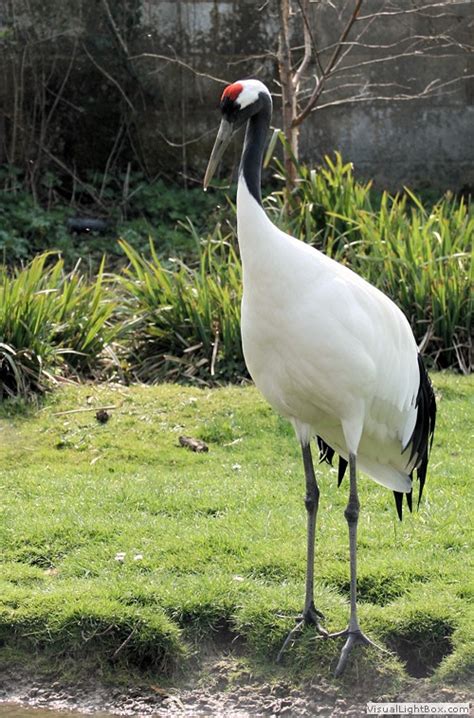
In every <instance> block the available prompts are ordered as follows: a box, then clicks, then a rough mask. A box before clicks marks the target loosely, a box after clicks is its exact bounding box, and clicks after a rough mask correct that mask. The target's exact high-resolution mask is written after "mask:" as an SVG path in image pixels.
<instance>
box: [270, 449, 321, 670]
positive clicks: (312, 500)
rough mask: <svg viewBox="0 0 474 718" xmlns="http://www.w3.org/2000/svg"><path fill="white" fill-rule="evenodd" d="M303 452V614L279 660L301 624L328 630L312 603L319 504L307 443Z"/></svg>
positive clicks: (287, 638)
mask: <svg viewBox="0 0 474 718" xmlns="http://www.w3.org/2000/svg"><path fill="white" fill-rule="evenodd" d="M301 450H302V452H303V464H304V473H305V479H306V497H305V506H306V512H307V517H308V530H307V531H308V532H307V549H306V597H305V603H304V608H303V615H302V617H301V619H300V620H299V621H298V623H297V624H296V626H295V627H294V628H293V629H292V630H291V631H290V633H289V634H288V636H287V637H286V639H285V642H284V643H283V646H282V647H281V649H280V652H279V654H278V657H277V661H279V660H280V659H281V657H282V655H283V653H284V651H285V649H286V647H287V646H288V644H289V643H290V642H291V641H292V640H293V638H294V636H295V634H296V633H298V632H299V631H300V630H301V629H302V628H303V626H308V625H311V626H316V629H317V631H318V633H320V634H321V635H322V636H327V635H328V632H327V631H326V630H325V629H324V628H322V627H321V625H320V623H319V622H320V620H321V619H323V618H324V616H323V614H322V613H321V611H318V609H317V608H316V606H315V605H314V544H315V538H316V517H317V515H318V506H319V487H318V483H317V481H316V476H315V473H314V466H313V458H312V456H311V447H310V445H309V444H306V445H305V444H301Z"/></svg>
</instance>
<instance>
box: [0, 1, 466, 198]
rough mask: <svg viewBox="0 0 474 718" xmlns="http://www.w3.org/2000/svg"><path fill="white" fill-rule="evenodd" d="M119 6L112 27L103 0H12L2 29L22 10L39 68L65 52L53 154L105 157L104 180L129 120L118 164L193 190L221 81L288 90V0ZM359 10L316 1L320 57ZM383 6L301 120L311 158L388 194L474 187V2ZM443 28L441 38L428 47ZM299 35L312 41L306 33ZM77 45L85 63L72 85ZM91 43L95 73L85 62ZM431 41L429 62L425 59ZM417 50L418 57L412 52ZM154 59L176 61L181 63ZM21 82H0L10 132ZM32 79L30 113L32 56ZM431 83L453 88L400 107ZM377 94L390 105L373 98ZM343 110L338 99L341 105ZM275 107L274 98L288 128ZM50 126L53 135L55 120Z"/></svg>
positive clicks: (83, 160) (80, 160)
mask: <svg viewBox="0 0 474 718" xmlns="http://www.w3.org/2000/svg"><path fill="white" fill-rule="evenodd" d="M108 3H109V7H110V8H111V9H112V14H113V18H114V23H115V29H114V25H113V24H111V23H110V21H109V20H110V18H108V16H107V13H106V12H105V10H104V8H105V7H106V4H105V3H104V2H102V3H98V2H94V1H93V0H29V2H28V3H26V0H9V3H8V5H7V6H6V10H5V7H4V9H3V10H2V15H1V17H0V21H1V20H3V23H4V27H5V28H10V27H12V23H13V20H12V18H13V15H14V22H15V23H16V26H17V27H18V26H20V27H21V30H22V33H23V34H24V35H25V36H27V35H28V32H32V33H33V31H34V37H33V40H34V42H32V43H31V44H30V50H29V53H30V54H29V55H27V57H30V55H31V53H32V52H33V50H31V48H40V47H41V48H43V50H42V55H41V57H42V60H41V61H44V57H45V55H46V54H47V52H46V50H45V49H44V48H46V49H48V48H49V50H48V51H49V53H50V54H51V56H53V55H54V63H55V70H54V72H52V73H51V75H48V74H47V73H46V76H47V77H48V78H53V80H54V78H55V83H56V84H55V85H54V86H53V88H52V89H53V92H58V91H59V90H58V88H60V89H61V92H62V101H61V102H60V103H58V104H57V107H56V108H55V110H54V112H55V122H54V128H55V132H56V134H57V139H55V138H53V136H52V134H50V135H48V136H49V137H50V138H51V143H52V145H54V147H53V149H54V152H55V153H59V154H60V155H61V153H63V154H64V156H65V161H67V162H71V163H74V166H75V167H76V168H78V171H79V170H80V169H81V167H85V166H86V164H87V163H94V162H95V163H96V165H97V169H99V171H100V170H101V169H103V167H104V165H105V163H106V161H107V157H108V156H109V153H110V147H111V145H112V143H113V141H114V137H115V136H116V133H117V132H118V131H119V130H118V128H119V127H120V126H121V125H122V124H123V122H124V117H125V124H126V126H127V135H126V137H127V138H129V139H130V146H129V147H128V149H127V148H125V149H124V150H123V152H122V155H121V158H122V159H121V161H123V162H126V161H134V156H135V155H134V153H135V154H136V156H137V157H138V155H140V162H141V164H142V166H143V167H145V168H146V170H147V172H148V174H149V175H150V176H153V175H155V174H157V173H161V174H165V175H166V174H168V175H170V176H176V175H181V176H183V177H186V178H187V181H188V182H193V181H198V180H199V179H200V178H201V176H202V171H203V168H204V166H205V162H206V158H207V156H208V153H209V151H210V148H211V146H212V142H213V135H214V130H215V128H216V126H217V124H218V121H219V117H218V112H217V110H216V108H217V104H218V98H219V95H220V93H221V91H222V88H223V86H224V83H226V82H231V81H234V80H236V79H239V78H240V77H246V76H249V75H251V76H258V77H260V78H261V79H263V80H264V81H266V82H267V83H268V85H269V87H270V88H271V89H272V92H274V93H275V94H276V95H277V94H278V84H277V76H278V72H277V64H276V59H275V57H274V56H272V54H271V53H272V52H273V53H274V52H275V50H276V47H277V36H278V16H277V0H269V1H268V2H266V3H265V2H264V0H255V1H254V0H115V2H112V0H108ZM351 5H352V2H349V1H348V2H342V1H341V2H332V3H329V2H328V0H319V1H318V2H313V3H312V4H311V27H312V32H313V35H314V38H315V41H316V44H317V46H318V47H319V48H323V49H322V52H321V60H322V62H323V63H324V62H325V61H327V59H328V58H329V57H330V55H331V53H332V49H331V47H330V46H331V43H333V42H334V41H335V39H336V38H337V37H338V34H339V33H340V29H341V27H342V26H343V24H344V22H345V21H346V19H347V17H346V16H345V15H344V12H343V10H344V8H346V9H347V8H348V7H349V8H350V6H351ZM32 7H33V8H34V11H35V12H34V14H33V15H32V14H31V8H32ZM396 7H399V8H402V9H405V10H408V11H410V10H412V9H413V8H415V7H417V8H420V7H421V8H424V10H423V12H421V13H415V12H408V14H406V13H405V14H400V13H397V12H394V8H396ZM12 8H13V10H14V11H15V12H14V13H12V12H11V9H12ZM375 11H377V12H380V11H383V12H384V13H388V14H382V15H380V16H379V17H378V18H375V19H372V20H367V21H364V20H361V21H359V24H358V25H357V27H356V28H355V30H357V31H358V30H359V29H361V28H362V27H363V26H364V23H365V26H366V27H365V31H364V34H363V37H362V38H361V40H360V44H359V45H358V46H356V47H354V48H352V50H351V53H350V54H349V55H347V57H346V58H345V61H344V62H345V64H346V65H349V66H353V67H352V69H350V70H347V71H346V72H342V73H340V75H339V76H338V78H337V80H334V81H333V82H331V83H329V84H328V86H327V88H326V93H325V94H323V96H322V98H321V107H320V109H318V110H317V111H316V112H314V113H312V114H311V115H310V117H309V118H308V119H307V120H306V121H305V123H304V124H303V125H302V131H301V141H300V146H301V156H302V158H303V159H305V160H306V161H308V162H309V163H317V162H318V161H319V160H320V159H321V158H322V157H323V156H324V155H325V154H326V153H331V152H333V151H335V150H338V151H340V152H341V153H342V155H343V157H344V159H345V160H346V161H352V162H353V163H354V165H355V168H356V172H358V174H359V175H360V176H361V177H367V178H369V177H371V178H372V177H373V178H374V179H375V180H376V182H377V184H378V185H379V186H381V187H382V186H383V187H388V188H390V189H392V190H393V189H396V188H398V187H400V186H401V185H403V184H408V185H411V186H413V187H423V186H429V187H433V188H436V189H442V190H444V189H447V188H451V189H454V190H458V189H460V188H462V187H466V186H473V185H474V116H473V112H474V110H473V101H474V80H473V79H472V78H471V79H465V80H464V81H461V82H457V81H456V82H453V80H455V79H456V78H460V77H464V78H467V77H469V76H471V75H472V76H474V61H473V56H472V53H469V52H468V51H467V49H466V46H467V45H472V36H473V26H474V3H473V2H462V1H458V0H451V1H450V2H447V3H446V7H443V8H439V7H438V3H436V2H434V0H392V1H391V2H388V1H387V2H385V1H384V0H364V3H363V6H362V12H361V15H362V16H364V15H365V16H367V15H370V14H371V13H373V12H375ZM56 30H57V32H56ZM115 30H117V32H115ZM440 33H442V34H443V35H444V40H438V41H437V42H436V43H433V41H432V40H430V39H429V38H433V37H435V36H437V35H439V34H440ZM351 37H352V38H354V37H355V35H354V34H352V35H351ZM57 38H59V39H57ZM401 39H402V40H403V42H402V45H401V46H400V45H399V44H398V43H399V41H400V40H401ZM294 40H295V42H296V43H298V42H301V38H300V37H298V32H297V31H296V33H295V37H294ZM77 41H79V42H77ZM74 42H76V43H77V44H76V53H77V61H75V63H74V65H73V68H72V70H71V71H70V75H69V79H68V82H67V83H66V85H65V87H62V86H61V79H62V77H63V71H64V68H65V67H66V66H67V64H68V63H69V60H70V57H71V46H72V44H73V43H74ZM68 43H69V44H68ZM83 44H85V45H86V46H87V47H88V48H89V53H90V54H92V55H93V57H94V58H95V64H92V63H91V60H90V58H89V56H88V55H86V54H84V51H83ZM428 45H430V50H429V53H428V55H424V54H423V53H422V52H421V53H420V52H419V50H420V49H422V48H423V47H427V46H428ZM380 46H383V47H380ZM325 47H326V48H328V49H326V50H324V48H325ZM1 49H2V45H1V33H0V51H1ZM410 49H411V50H416V51H417V52H416V53H415V54H409V55H407V54H405V53H408V52H409V51H410ZM146 54H151V55H161V56H164V57H169V58H179V59H180V60H182V61H183V63H184V64H179V63H175V62H172V61H171V59H170V60H166V59H159V58H157V57H147V56H145V55H146ZM394 55H395V58H393V56H394ZM31 57H32V55H31ZM390 58H393V59H390ZM375 59H377V60H378V62H375V63H374V62H373V60H375ZM61 63H62V64H61ZM361 63H362V64H361ZM354 66H355V67H354ZM60 67H62V68H63V71H61V72H59V70H58V68H60ZM193 70H194V72H193ZM314 70H317V68H314ZM10 74H11V73H10ZM10 74H8V73H5V75H4V76H3V78H2V77H0V102H1V103H2V104H3V110H4V111H3V113H0V114H1V116H3V117H5V118H6V126H5V135H6V136H7V135H8V133H9V131H10V130H9V128H10V126H11V116H12V112H11V105H12V94H11V86H12V85H11V83H10V81H9V80H8V77H10ZM11 76H12V77H13V74H11ZM28 77H30V80H29V81H30V83H31V90H30V93H29V95H28V93H26V94H25V97H24V98H23V100H22V102H21V103H20V106H21V107H27V106H28V97H29V96H31V92H32V91H33V89H34V88H35V87H36V88H37V85H38V75H37V74H36V75H35V71H34V61H33V60H32V67H31V68H30V75H28V73H27V72H26V73H25V77H24V85H25V87H26V86H27V83H28ZM213 78H214V79H213ZM22 81H23V80H22ZM48 81H49V80H48ZM433 81H436V82H438V83H439V84H442V83H451V84H449V85H446V87H445V92H441V91H440V92H438V93H434V94H431V95H430V96H429V97H422V98H421V99H418V100H408V99H405V100H402V99H399V100H396V101H394V100H390V99H389V98H390V96H391V95H392V94H393V92H397V93H398V94H404V93H405V94H407V95H409V94H411V93H413V92H416V91H418V92H422V91H423V90H424V88H426V86H427V85H428V84H429V83H431V82H433ZM9 83H10V84H9ZM13 84H14V83H13ZM347 85H350V90H348V89H347ZM376 85H378V86H379V87H378V89H377V88H376V87H375V86H376ZM348 94H355V95H356V102H354V103H348V102H347V98H348ZM371 94H376V95H379V96H382V98H385V99H376V100H371V101H370V102H368V101H366V99H367V98H368V97H370V96H371ZM48 97H49V95H47V98H48ZM51 97H54V94H51ZM17 99H18V98H17ZM333 101H336V102H338V103H340V104H337V105H335V106H330V104H329V103H330V102H333ZM9 103H10V107H9ZM17 106H18V102H17ZM278 106H279V100H278V97H276V98H275V108H276V113H275V117H274V124H275V125H277V126H278V125H279V123H280V119H279V113H278ZM74 108H76V109H77V113H76V114H74ZM0 109H2V108H0ZM50 126H51V132H52V131H53V123H51V125H50ZM7 139H8V138H7ZM127 141H128V140H127ZM5 146H7V144H5ZM121 146H122V145H121ZM121 151H122V150H121ZM238 154H239V143H237V144H236V146H235V148H234V152H233V154H232V153H230V154H229V155H228V156H227V162H228V167H227V172H228V171H229V170H230V167H231V166H232V165H234V166H235V165H236V164H237V162H238ZM116 164H117V165H118V161H117V163H116ZM225 171H226V170H224V172H225Z"/></svg>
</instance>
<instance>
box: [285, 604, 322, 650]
mask: <svg viewBox="0 0 474 718" xmlns="http://www.w3.org/2000/svg"><path fill="white" fill-rule="evenodd" d="M324 619H325V616H324V614H323V613H321V611H319V610H318V609H317V608H316V606H315V605H314V603H313V602H311V603H310V604H309V606H305V608H304V610H303V615H302V616H299V617H298V618H297V619H296V620H297V623H296V626H295V627H294V628H292V629H291V631H290V632H289V634H288V635H287V637H286V638H285V640H284V642H283V645H282V647H281V648H280V651H279V653H278V656H277V659H276V660H277V663H279V662H280V661H281V658H282V656H283V654H284V652H285V651H286V649H287V648H288V646H289V645H290V643H292V641H293V640H294V639H295V637H296V636H297V634H298V633H300V631H302V630H303V628H304V627H305V626H314V627H315V628H316V631H317V632H318V633H319V635H320V636H321V637H322V638H327V637H328V636H329V634H328V632H327V631H326V629H325V628H323V627H322V626H321V623H320V621H324Z"/></svg>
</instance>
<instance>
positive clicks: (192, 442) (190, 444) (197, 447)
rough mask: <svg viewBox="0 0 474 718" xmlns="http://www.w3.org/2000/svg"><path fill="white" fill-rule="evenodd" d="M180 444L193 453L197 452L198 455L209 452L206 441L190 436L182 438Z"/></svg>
mask: <svg viewBox="0 0 474 718" xmlns="http://www.w3.org/2000/svg"><path fill="white" fill-rule="evenodd" d="M179 443H180V444H181V446H184V447H186V448H187V449H190V450H191V451H196V452H197V453H198V454H199V453H201V452H203V451H209V447H208V445H207V444H205V443H204V441H200V440H199V439H193V438H191V437H190V436H180V437H179Z"/></svg>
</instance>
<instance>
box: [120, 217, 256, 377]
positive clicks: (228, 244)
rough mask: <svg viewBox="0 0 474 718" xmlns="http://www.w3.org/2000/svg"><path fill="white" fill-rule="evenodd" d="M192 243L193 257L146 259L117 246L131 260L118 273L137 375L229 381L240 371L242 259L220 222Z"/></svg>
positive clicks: (242, 366) (242, 365) (153, 255)
mask: <svg viewBox="0 0 474 718" xmlns="http://www.w3.org/2000/svg"><path fill="white" fill-rule="evenodd" d="M195 239H196V241H197V247H198V249H197V257H196V260H195V262H193V263H189V264H185V263H184V262H183V261H182V260H180V259H171V260H169V262H167V263H166V262H164V261H163V260H161V259H160V258H159V257H158V256H157V254H156V252H155V249H154V247H153V245H151V259H149V260H148V259H146V258H145V257H143V256H141V255H140V254H139V253H138V252H137V251H136V250H135V249H133V248H132V247H131V246H130V245H129V244H127V243H126V242H124V241H122V242H121V246H122V249H123V251H124V252H125V255H126V256H127V258H128V260H129V266H128V267H127V268H126V269H125V270H124V272H123V276H122V278H121V285H122V288H123V289H124V290H125V292H126V296H127V297H128V300H127V302H128V308H129V312H130V315H131V321H132V322H133V321H135V331H134V332H133V337H132V360H131V365H132V369H133V373H134V375H135V377H136V378H137V379H138V380H140V381H145V382H150V383H156V382H158V381H162V380H164V379H166V380H174V379H182V380H185V381H192V382H198V383H202V382H208V381H216V380H226V381H235V380H239V379H240V378H242V377H243V376H246V375H247V374H246V369H245V363H244V359H243V355H242V345H241V339H240V300H241V292H242V277H241V264H240V260H239V257H238V255H237V250H236V247H235V243H234V241H233V236H232V234H229V235H226V236H225V235H223V233H222V230H221V227H220V225H218V226H217V227H216V229H215V230H214V232H213V234H211V235H209V236H208V237H207V238H205V239H204V240H202V241H200V240H199V238H198V237H197V236H196V237H195Z"/></svg>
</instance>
